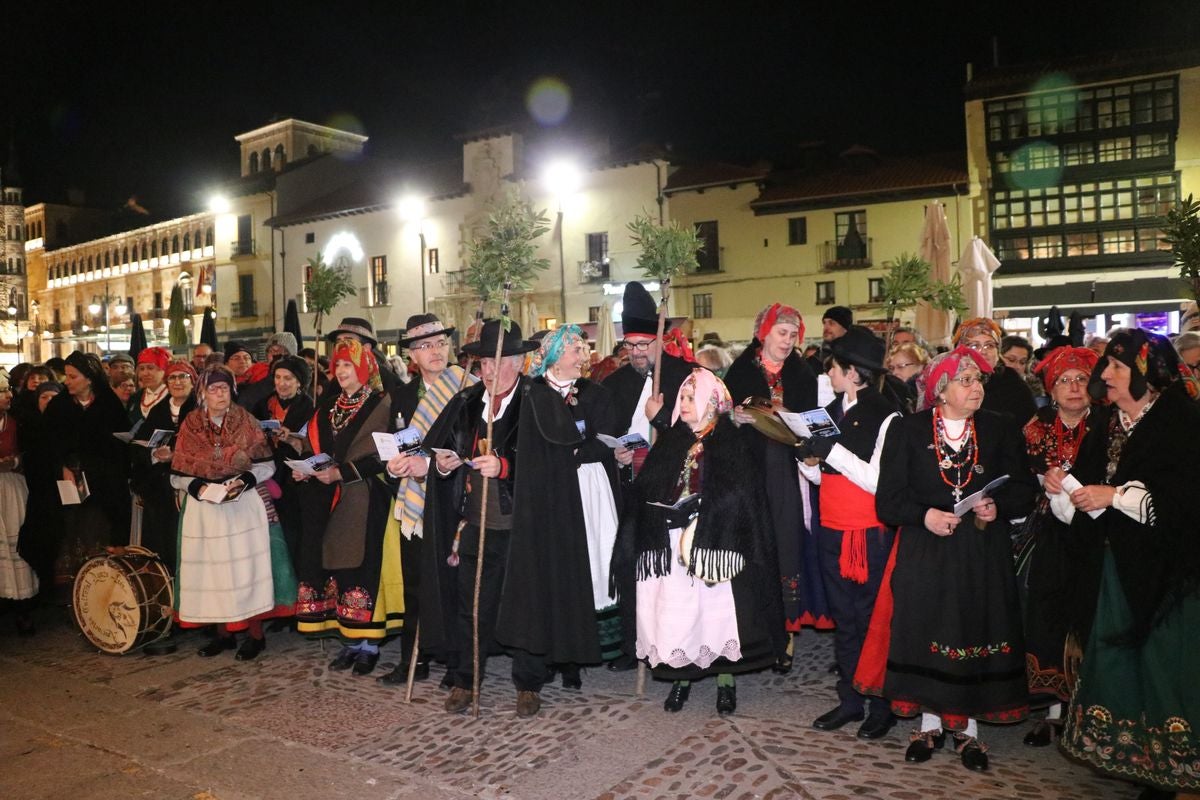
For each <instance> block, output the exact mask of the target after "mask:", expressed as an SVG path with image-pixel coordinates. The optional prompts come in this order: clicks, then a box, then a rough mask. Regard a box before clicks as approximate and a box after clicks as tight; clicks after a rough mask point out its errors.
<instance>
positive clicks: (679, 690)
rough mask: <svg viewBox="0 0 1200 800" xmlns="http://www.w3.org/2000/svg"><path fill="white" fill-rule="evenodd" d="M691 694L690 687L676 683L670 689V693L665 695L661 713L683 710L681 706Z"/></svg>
mask: <svg viewBox="0 0 1200 800" xmlns="http://www.w3.org/2000/svg"><path fill="white" fill-rule="evenodd" d="M691 693H692V685H691V684H690V683H689V684H687V685H686V686H685V685H684V684H682V683H677V684H675V685H674V686H672V687H671V693H670V694H668V695H667V699H666V700H664V701H663V711H670V712H671V713H675V712H676V711H682V710H683V704H684V703H686V702H687V699H688V695H690V694H691Z"/></svg>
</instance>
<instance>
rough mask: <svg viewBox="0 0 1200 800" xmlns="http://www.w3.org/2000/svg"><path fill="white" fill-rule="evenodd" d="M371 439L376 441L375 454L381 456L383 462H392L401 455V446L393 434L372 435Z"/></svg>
mask: <svg viewBox="0 0 1200 800" xmlns="http://www.w3.org/2000/svg"><path fill="white" fill-rule="evenodd" d="M371 438H372V439H373V440H375V452H376V453H378V454H379V459H380V460H381V461H391V460H392V459H393V458H395V457H396V456H398V455H400V445H398V444H397V443H396V437H395V436H393V435H392V434H390V433H372V434H371Z"/></svg>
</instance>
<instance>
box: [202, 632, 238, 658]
mask: <svg viewBox="0 0 1200 800" xmlns="http://www.w3.org/2000/svg"><path fill="white" fill-rule="evenodd" d="M234 647H236V644H235V642H234V641H233V637H232V636H217V637H215V638H213V639H212V640H210V641H209V643H208V644H206V645H204V647H201V648H200V649H199V650H197V651H196V655H198V656H200V657H201V658H212V657H213V656H217V655H220V654H221V653H224V652H225V651H226V650H232V649H233V648H234Z"/></svg>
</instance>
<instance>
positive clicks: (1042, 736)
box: [1021, 720, 1054, 747]
mask: <svg viewBox="0 0 1200 800" xmlns="http://www.w3.org/2000/svg"><path fill="white" fill-rule="evenodd" d="M1021 741H1023V742H1024V743H1025V744H1026V745H1027V746H1028V747H1048V746H1049V745H1050V744H1051V743H1052V742H1053V741H1054V726H1053V725H1052V724H1051V723H1049V722H1047V721H1046V720H1042V721H1040V722H1038V724H1036V725H1034V726H1033V730H1031V731H1030V732H1029V733H1027V734H1025V738H1024V739H1022V740H1021Z"/></svg>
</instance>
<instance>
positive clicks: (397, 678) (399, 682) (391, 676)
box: [375, 661, 429, 686]
mask: <svg viewBox="0 0 1200 800" xmlns="http://www.w3.org/2000/svg"><path fill="white" fill-rule="evenodd" d="M428 677H429V662H428V661H418V662H417V668H416V670H415V671H414V672H413V680H414V681H423V680H425V679H426V678H428ZM375 680H376V681H378V682H379V683H383V684H387V685H388V686H407V685H408V662H407V661H401V662H400V663H399V664H397V665H396V668H395V669H394V670H392V671H391V672H389V673H388V674H387V675H380V676H379V677H378V678H376V679H375Z"/></svg>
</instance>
